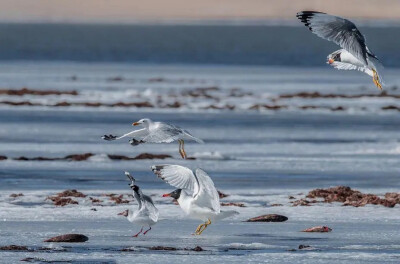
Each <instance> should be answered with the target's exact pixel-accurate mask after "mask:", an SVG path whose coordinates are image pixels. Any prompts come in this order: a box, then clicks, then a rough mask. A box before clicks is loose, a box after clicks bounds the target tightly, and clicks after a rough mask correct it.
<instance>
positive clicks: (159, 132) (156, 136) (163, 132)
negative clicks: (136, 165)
mask: <svg viewBox="0 0 400 264" xmlns="http://www.w3.org/2000/svg"><path fill="white" fill-rule="evenodd" d="M181 136H182V129H181V128H179V127H177V126H174V125H170V124H165V123H159V124H157V126H156V127H155V128H153V129H151V130H150V132H149V134H148V135H147V136H145V137H143V139H142V140H143V141H144V142H148V143H171V142H173V141H175V140H178V139H179V138H180V137H181Z"/></svg>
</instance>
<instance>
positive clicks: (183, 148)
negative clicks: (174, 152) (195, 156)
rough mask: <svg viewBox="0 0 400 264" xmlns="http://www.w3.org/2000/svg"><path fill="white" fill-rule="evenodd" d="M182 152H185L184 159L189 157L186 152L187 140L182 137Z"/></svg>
mask: <svg viewBox="0 0 400 264" xmlns="http://www.w3.org/2000/svg"><path fill="white" fill-rule="evenodd" d="M182 153H183V157H182V158H184V159H186V158H187V155H186V152H185V141H183V139H182Z"/></svg>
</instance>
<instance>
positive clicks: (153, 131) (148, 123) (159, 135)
mask: <svg viewBox="0 0 400 264" xmlns="http://www.w3.org/2000/svg"><path fill="white" fill-rule="evenodd" d="M132 125H133V126H139V125H141V126H143V127H144V128H142V129H138V130H134V131H131V132H129V133H127V134H125V135H122V136H119V137H118V136H113V135H104V136H102V139H104V140H108V141H111V140H117V139H121V138H124V137H131V138H132V139H131V140H129V143H130V144H131V145H133V146H136V145H139V144H142V143H171V142H173V141H176V140H178V142H179V153H180V154H181V156H182V158H183V159H186V158H187V155H186V152H185V149H184V145H185V141H184V140H186V139H187V140H193V141H196V142H197V143H204V141H203V140H201V139H199V138H196V137H194V136H192V134H190V133H189V132H188V131H187V130H185V129H182V128H180V127H178V126H174V125H171V124H167V123H163V122H153V121H152V120H150V119H148V118H144V119H141V120H139V121H137V122H134V123H133V124H132Z"/></svg>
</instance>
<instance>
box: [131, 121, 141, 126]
mask: <svg viewBox="0 0 400 264" xmlns="http://www.w3.org/2000/svg"><path fill="white" fill-rule="evenodd" d="M138 125H140V124H139V123H138V122H135V123H132V126H138Z"/></svg>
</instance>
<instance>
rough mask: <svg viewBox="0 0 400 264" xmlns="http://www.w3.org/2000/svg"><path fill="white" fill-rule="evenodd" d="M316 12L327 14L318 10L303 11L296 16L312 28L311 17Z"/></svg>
mask: <svg viewBox="0 0 400 264" xmlns="http://www.w3.org/2000/svg"><path fill="white" fill-rule="evenodd" d="M315 14H325V13H323V12H318V11H301V12H298V13H297V14H296V17H297V18H298V19H299V20H300V21H301V22H302V23H304V25H305V26H306V27H308V29H309V30H312V28H311V26H310V19H311V18H312V17H313V16H314V15H315Z"/></svg>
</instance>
